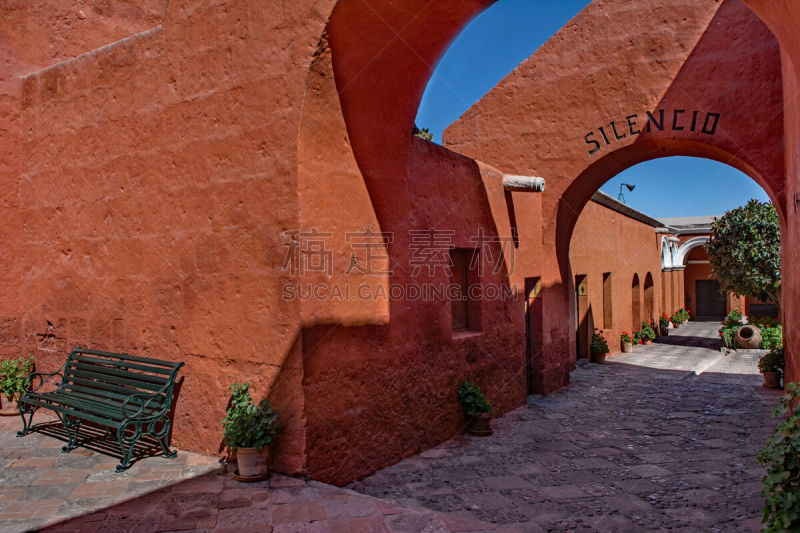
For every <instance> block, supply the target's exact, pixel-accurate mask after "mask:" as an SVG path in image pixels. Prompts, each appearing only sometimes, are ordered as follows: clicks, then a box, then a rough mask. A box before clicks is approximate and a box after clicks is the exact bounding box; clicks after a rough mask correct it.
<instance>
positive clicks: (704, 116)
mask: <svg viewBox="0 0 800 533" xmlns="http://www.w3.org/2000/svg"><path fill="white" fill-rule="evenodd" d="M719 117H720V114H719V113H711V112H708V111H697V110H695V111H687V110H686V109H673V110H672V111H671V112H670V111H667V112H665V111H664V110H663V109H659V110H658V111H655V112H651V111H645V115H644V117H642V116H641V115H639V114H637V113H634V114H633V115H628V116H626V117H625V120H620V121H615V120H612V121H611V122H609V123H608V124H604V125H602V126H600V127H599V128H597V129H596V130H592V131H590V132H589V133H587V134H586V135H585V136H584V137H583V140H584V141H585V142H586V144H587V145H589V147H590V149H589V155H590V156H593V155H594V154H596V153H597V152H599V151H600V150H601V149H602V148H603V146H608V145H610V144H611V143H612V142H617V141H621V140H622V139H624V138H626V137H629V136H630V137H634V136H636V135H639V134H640V133H642V131H644V132H645V133H649V132H650V131H652V130H657V131H664V130H665V129H666V130H668V131H670V130H671V131H684V130H686V131H699V132H700V133H703V134H705V135H714V133H715V132H716V131H717V124H719Z"/></svg>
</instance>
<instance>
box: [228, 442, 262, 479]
mask: <svg viewBox="0 0 800 533" xmlns="http://www.w3.org/2000/svg"><path fill="white" fill-rule="evenodd" d="M236 464H237V465H238V466H239V472H238V474H239V476H241V477H257V476H264V475H266V474H267V471H268V469H269V466H268V465H269V448H268V447H267V446H264V447H263V448H261V449H260V450H257V449H256V448H237V449H236Z"/></svg>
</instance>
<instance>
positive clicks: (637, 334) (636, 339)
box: [633, 329, 642, 345]
mask: <svg viewBox="0 0 800 533" xmlns="http://www.w3.org/2000/svg"><path fill="white" fill-rule="evenodd" d="M633 344H634V345H636V344H642V331H641V330H639V329H637V330H635V331H634V332H633Z"/></svg>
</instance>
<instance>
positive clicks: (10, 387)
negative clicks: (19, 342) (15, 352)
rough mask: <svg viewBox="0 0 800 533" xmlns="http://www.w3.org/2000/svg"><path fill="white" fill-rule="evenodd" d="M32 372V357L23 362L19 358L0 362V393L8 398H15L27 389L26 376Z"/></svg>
mask: <svg viewBox="0 0 800 533" xmlns="http://www.w3.org/2000/svg"><path fill="white" fill-rule="evenodd" d="M31 372H33V357H30V358H28V359H26V360H24V361H23V359H22V358H21V357H17V358H16V359H8V360H6V361H0V393H2V394H5V395H6V396H8V397H9V398H16V397H17V396H19V395H20V394H22V393H23V392H25V391H26V390H27V389H28V387H30V385H31V383H30V380H29V379H27V376H28V374H30V373H31Z"/></svg>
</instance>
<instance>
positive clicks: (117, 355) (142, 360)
mask: <svg viewBox="0 0 800 533" xmlns="http://www.w3.org/2000/svg"><path fill="white" fill-rule="evenodd" d="M73 353H85V354H89V355H101V356H104V357H113V358H115V359H121V360H125V361H134V362H136V363H147V364H150V365H155V366H160V367H167V368H172V369H175V368H178V367H180V366H183V363H175V362H173V361H162V360H161V359H151V358H150V357H141V356H139V355H131V354H128V353H113V352H103V351H100V350H89V349H83V348H80V349H76V350H73Z"/></svg>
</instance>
